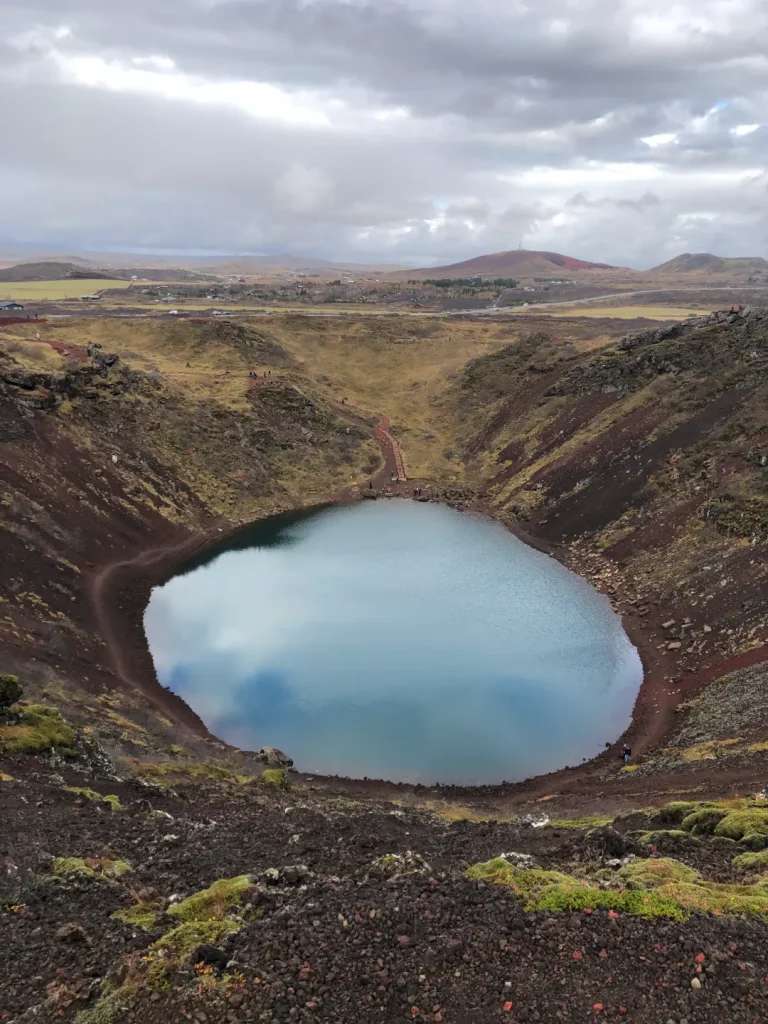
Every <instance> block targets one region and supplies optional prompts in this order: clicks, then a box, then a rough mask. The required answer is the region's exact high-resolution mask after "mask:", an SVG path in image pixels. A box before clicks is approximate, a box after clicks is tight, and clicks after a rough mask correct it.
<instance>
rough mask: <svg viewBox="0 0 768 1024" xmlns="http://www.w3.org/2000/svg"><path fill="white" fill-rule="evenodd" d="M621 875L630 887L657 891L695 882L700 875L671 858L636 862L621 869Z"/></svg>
mask: <svg viewBox="0 0 768 1024" xmlns="http://www.w3.org/2000/svg"><path fill="white" fill-rule="evenodd" d="M619 875H620V877H621V878H622V879H624V881H625V882H626V883H627V884H628V885H633V886H637V887H638V888H642V889H656V888H658V887H659V886H661V885H669V884H674V883H676V882H695V881H697V880H698V879H699V877H700V875H699V873H698V871H696V870H695V869H694V868H689V867H688V865H687V864H682V863H681V862H680V861H679V860H673V859H672V858H671V857H658V858H652V859H649V860H636V861H633V862H632V863H631V864H627V865H626V866H625V867H623V868H622V869H621V871H620V872H619Z"/></svg>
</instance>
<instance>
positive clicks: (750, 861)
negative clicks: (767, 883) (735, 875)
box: [733, 850, 768, 871]
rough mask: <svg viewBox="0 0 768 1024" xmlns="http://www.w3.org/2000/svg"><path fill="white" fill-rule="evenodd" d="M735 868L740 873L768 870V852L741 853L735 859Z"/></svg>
mask: <svg viewBox="0 0 768 1024" xmlns="http://www.w3.org/2000/svg"><path fill="white" fill-rule="evenodd" d="M733 866H734V867H735V868H737V869H738V870H739V871H762V870H763V868H768V850H759V851H758V852H757V853H740V854H739V855H738V857H734V858H733Z"/></svg>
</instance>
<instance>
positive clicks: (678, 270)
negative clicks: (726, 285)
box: [648, 252, 768, 275]
mask: <svg viewBox="0 0 768 1024" xmlns="http://www.w3.org/2000/svg"><path fill="white" fill-rule="evenodd" d="M766 272H768V260H765V259H763V257H762V256H713V255H712V253H710V252H684V253H682V254H681V255H680V256H675V257H674V259H671V260H667V262H666V263H661V264H660V265H659V266H658V267H652V268H651V270H649V271H648V273H649V274H694V273H699V274H739V275H741V274H754V273H759V274H764V273H766Z"/></svg>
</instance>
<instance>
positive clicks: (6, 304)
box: [0, 299, 24, 313]
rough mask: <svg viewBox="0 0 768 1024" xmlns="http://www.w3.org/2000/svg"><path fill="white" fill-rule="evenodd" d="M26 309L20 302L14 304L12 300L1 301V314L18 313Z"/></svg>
mask: <svg viewBox="0 0 768 1024" xmlns="http://www.w3.org/2000/svg"><path fill="white" fill-rule="evenodd" d="M22 309H24V307H23V306H22V304H21V303H20V302H12V301H11V300H10V299H0V313H18V312H19V311H20V310H22Z"/></svg>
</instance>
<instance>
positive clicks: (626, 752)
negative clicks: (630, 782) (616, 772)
mask: <svg viewBox="0 0 768 1024" xmlns="http://www.w3.org/2000/svg"><path fill="white" fill-rule="evenodd" d="M631 757H632V748H631V747H628V746H627V744H626V743H625V744H624V749H623V750H622V752H621V759H622V761H623V762H624V764H629V760H630V758H631Z"/></svg>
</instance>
